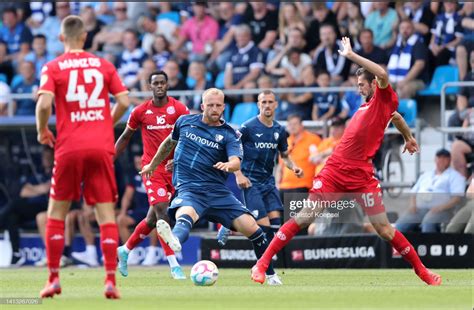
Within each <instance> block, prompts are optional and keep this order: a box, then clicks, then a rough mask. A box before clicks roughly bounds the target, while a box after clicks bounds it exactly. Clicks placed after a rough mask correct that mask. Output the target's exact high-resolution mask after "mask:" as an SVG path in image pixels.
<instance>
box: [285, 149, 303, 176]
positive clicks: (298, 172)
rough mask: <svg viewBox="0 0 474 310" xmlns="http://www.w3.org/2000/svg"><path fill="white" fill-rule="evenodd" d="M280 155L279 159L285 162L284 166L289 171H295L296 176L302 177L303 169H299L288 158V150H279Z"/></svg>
mask: <svg viewBox="0 0 474 310" xmlns="http://www.w3.org/2000/svg"><path fill="white" fill-rule="evenodd" d="M280 156H281V159H282V160H283V162H284V163H285V166H286V167H287V168H288V169H290V170H291V171H293V172H294V173H295V175H296V176H297V177H298V178H302V177H303V174H304V173H303V169H301V168H300V167H298V166H297V165H296V164H295V163H294V162H293V160H291V158H290V155H289V154H288V151H286V152H280Z"/></svg>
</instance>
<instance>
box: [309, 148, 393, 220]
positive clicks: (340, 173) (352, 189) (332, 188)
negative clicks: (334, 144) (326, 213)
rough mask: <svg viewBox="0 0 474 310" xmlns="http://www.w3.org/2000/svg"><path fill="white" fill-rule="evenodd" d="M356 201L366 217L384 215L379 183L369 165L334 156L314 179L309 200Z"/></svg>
mask: <svg viewBox="0 0 474 310" xmlns="http://www.w3.org/2000/svg"><path fill="white" fill-rule="evenodd" d="M343 196H345V198H346V199H347V198H348V199H355V200H356V201H357V203H358V204H359V205H360V206H362V208H363V209H364V212H365V213H366V214H367V215H368V216H373V215H377V214H380V213H384V212H385V207H384V205H383V200H382V189H381V187H380V183H379V181H378V180H377V178H375V176H374V168H373V166H372V164H371V163H369V162H363V161H354V160H350V161H349V160H346V159H340V158H337V157H334V156H331V158H330V159H329V160H328V161H327V162H326V164H325V166H324V168H323V169H322V170H321V172H320V173H319V174H318V175H317V176H316V177H315V178H314V179H313V188H311V190H310V195H309V198H310V199H311V200H317V199H323V200H326V201H330V200H338V199H339V198H342V197H343Z"/></svg>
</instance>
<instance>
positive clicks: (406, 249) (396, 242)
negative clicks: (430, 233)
mask: <svg viewBox="0 0 474 310" xmlns="http://www.w3.org/2000/svg"><path fill="white" fill-rule="evenodd" d="M390 244H391V245H392V246H393V247H394V248H395V250H397V251H398V253H400V255H401V256H402V257H403V259H405V260H406V261H407V262H409V263H410V264H411V265H412V267H413V269H415V272H417V273H418V271H420V270H421V269H422V268H424V266H423V263H422V262H421V260H420V257H419V256H418V254H417V253H416V250H415V248H414V247H413V246H412V245H411V243H410V242H409V241H408V240H407V239H406V238H405V236H404V235H403V234H402V233H401V232H399V231H398V230H395V236H394V237H393V239H392V240H391V241H390Z"/></svg>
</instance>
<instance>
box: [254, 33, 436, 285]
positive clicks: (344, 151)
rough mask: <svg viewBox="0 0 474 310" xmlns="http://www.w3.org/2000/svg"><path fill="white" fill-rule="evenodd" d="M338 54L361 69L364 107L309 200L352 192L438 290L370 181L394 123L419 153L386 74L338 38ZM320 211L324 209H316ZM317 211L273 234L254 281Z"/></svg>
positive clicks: (385, 236)
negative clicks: (376, 159)
mask: <svg viewBox="0 0 474 310" xmlns="http://www.w3.org/2000/svg"><path fill="white" fill-rule="evenodd" d="M342 45H343V49H342V51H341V50H339V54H340V55H342V56H344V57H347V58H348V59H349V60H351V61H353V62H355V63H356V64H358V65H360V66H361V67H362V68H360V69H359V70H358V71H357V77H358V81H357V85H358V87H359V93H360V94H361V95H362V96H364V97H365V103H363V104H362V105H361V106H360V108H359V110H358V111H357V112H356V114H355V115H354V116H353V118H352V120H351V121H350V122H349V125H348V127H347V128H346V130H345V132H344V135H343V136H342V139H341V142H340V143H339V145H338V146H337V147H336V149H335V150H334V153H333V155H331V157H329V159H328V161H327V163H326V165H325V166H324V168H323V170H321V172H320V173H319V174H318V175H317V176H316V177H315V178H314V181H313V188H312V189H311V191H310V196H309V198H310V199H311V200H313V201H316V200H319V201H322V200H326V201H328V200H333V199H337V197H334V196H335V193H352V194H353V195H355V197H356V199H357V202H358V203H359V204H360V205H361V206H362V207H363V208H364V210H365V212H366V213H367V215H368V217H369V219H370V222H371V223H372V225H373V226H374V228H375V230H376V231H377V233H378V235H379V236H380V237H382V238H383V239H384V240H387V241H388V242H390V244H391V245H392V246H393V247H394V248H395V249H396V250H397V251H398V252H399V253H400V254H401V255H402V257H403V258H404V259H405V260H406V261H408V262H409V263H410V264H411V265H412V267H413V269H414V271H415V273H416V274H417V275H418V277H420V279H421V280H423V281H424V282H426V283H427V284H429V285H440V284H441V277H440V276H439V275H437V274H435V273H433V272H431V271H430V270H428V269H427V268H426V267H425V266H424V265H423V264H422V262H421V260H420V258H419V257H418V254H417V253H416V251H415V249H414V248H413V246H412V245H411V244H410V242H408V240H407V239H406V238H405V236H403V234H401V233H400V232H399V231H397V230H395V229H394V228H393V227H392V225H390V222H389V221H388V219H387V215H386V213H385V208H384V206H383V201H382V193H381V188H380V184H379V182H378V180H377V179H376V178H375V177H374V173H373V167H372V158H373V157H374V155H375V152H376V151H377V149H378V148H379V147H380V144H381V143H382V140H383V136H384V131H385V128H386V127H387V124H388V123H389V122H390V120H392V122H393V123H394V125H395V126H396V127H397V129H398V130H399V131H400V132H401V133H402V135H403V137H404V139H405V149H404V151H405V150H408V152H409V153H410V154H412V153H414V152H417V151H418V145H417V142H416V140H415V139H414V138H413V136H412V135H411V132H410V129H409V128H408V126H407V125H406V123H405V121H404V120H403V118H402V117H401V115H400V114H398V113H397V112H396V110H397V107H398V99H397V95H396V94H395V92H394V91H393V89H392V87H391V86H390V84H389V83H388V77H387V73H386V72H385V70H384V69H383V68H382V67H380V66H379V65H377V64H375V63H374V62H372V61H370V60H368V59H366V58H363V57H361V56H359V55H357V54H356V53H354V52H353V51H352V47H351V44H350V41H349V39H348V38H347V37H344V38H343V39H342ZM318 211H319V212H321V211H323V210H318ZM316 214H317V211H316V210H315V211H312V210H310V209H309V208H303V209H302V210H301V211H300V212H299V214H298V215H297V216H296V218H293V219H290V220H289V221H288V222H286V223H285V224H284V225H283V226H282V227H281V229H280V230H279V231H278V232H277V234H276V237H275V238H273V240H272V242H271V243H270V245H269V246H268V249H267V250H266V251H265V253H264V254H263V256H262V257H261V258H260V259H259V260H258V261H257V264H256V265H255V266H254V267H253V268H252V279H253V280H254V281H256V282H260V283H263V281H264V280H265V270H266V269H267V266H268V265H269V263H270V262H271V258H272V257H273V255H275V254H276V253H278V252H279V251H280V250H281V249H282V248H283V247H284V246H285V245H286V244H288V242H290V240H291V239H293V237H294V236H295V235H296V234H297V233H298V232H299V231H300V230H301V229H302V228H304V227H307V226H309V224H310V223H311V222H313V220H314V218H315V216H316Z"/></svg>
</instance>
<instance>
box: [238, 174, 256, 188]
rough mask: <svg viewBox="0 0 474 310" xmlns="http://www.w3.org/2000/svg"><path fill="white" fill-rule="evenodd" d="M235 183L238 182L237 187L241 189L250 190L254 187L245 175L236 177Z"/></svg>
mask: <svg viewBox="0 0 474 310" xmlns="http://www.w3.org/2000/svg"><path fill="white" fill-rule="evenodd" d="M235 181H236V182H237V186H238V187H239V188H249V187H251V186H252V182H250V180H249V178H247V177H246V176H245V175H243V174H238V175H236V177H235Z"/></svg>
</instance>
